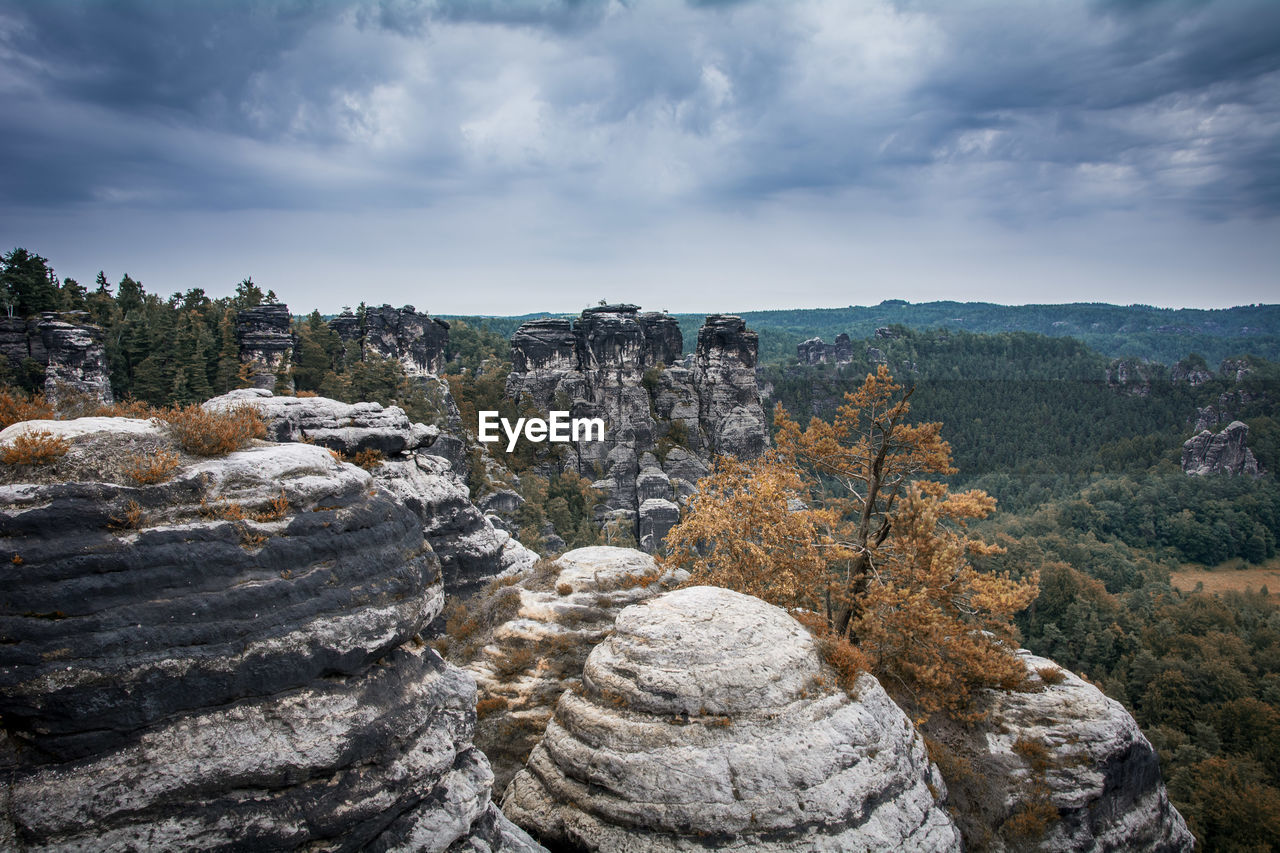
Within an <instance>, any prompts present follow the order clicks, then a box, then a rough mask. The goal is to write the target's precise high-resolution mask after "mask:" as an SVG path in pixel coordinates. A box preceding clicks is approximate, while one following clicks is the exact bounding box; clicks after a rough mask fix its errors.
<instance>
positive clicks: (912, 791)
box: [503, 587, 960, 851]
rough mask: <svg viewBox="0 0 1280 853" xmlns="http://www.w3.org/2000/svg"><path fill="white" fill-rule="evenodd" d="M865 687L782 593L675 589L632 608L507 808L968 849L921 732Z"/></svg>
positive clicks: (879, 692)
mask: <svg viewBox="0 0 1280 853" xmlns="http://www.w3.org/2000/svg"><path fill="white" fill-rule="evenodd" d="M855 689H856V697H857V698H853V697H852V696H851V694H850V693H848V692H846V691H845V690H843V689H841V688H839V687H838V686H836V684H835V675H834V673H832V672H830V671H829V670H828V669H827V668H826V667H825V665H824V664H823V663H822V662H821V660H820V658H819V655H818V650H817V644H816V642H815V641H814V639H813V637H812V636H811V635H810V634H809V633H808V631H806V630H805V629H804V628H803V627H802V626H801V625H800V624H799V623H797V622H796V621H795V620H794V619H792V618H791V617H790V616H788V615H787V614H786V613H785V612H783V611H782V610H780V609H778V608H776V607H773V606H771V605H768V604H765V603H764V602H762V601H760V600H759V599H755V598H751V597H749V596H745V595H741V594H739V593H735V592H731V591H729V590H724V589H717V588H713V587H693V588H690V589H683V590H678V591H676V592H672V593H667V594H665V595H662V596H659V597H657V598H654V599H651V600H650V601H648V602H645V603H642V604H638V605H635V606H632V607H628V608H627V609H625V610H623V611H622V613H621V614H619V616H618V619H617V622H616V625H615V631H614V633H613V634H612V635H611V636H609V637H608V638H607V639H605V640H604V642H602V643H601V644H600V645H598V646H597V647H596V648H595V649H594V650H593V651H592V652H591V654H590V656H589V657H588V658H587V662H586V667H585V670H584V673H583V681H582V687H581V689H580V690H577V691H567V692H566V693H564V694H563V695H562V696H561V697H560V700H559V702H558V703H557V705H556V711H555V716H554V717H553V719H552V720H551V722H550V723H549V724H548V726H547V732H546V735H545V736H544V738H543V740H542V742H541V743H540V744H539V745H538V746H537V747H536V748H535V749H534V751H533V754H532V755H531V756H530V759H529V763H528V766H527V768H526V769H524V770H522V771H521V772H520V773H518V774H517V775H516V777H515V779H514V780H513V781H512V783H511V785H510V786H509V787H508V788H507V792H506V795H505V797H504V799H503V810H504V812H505V813H506V814H507V816H508V817H510V818H511V819H512V820H513V821H515V822H516V823H518V824H520V825H521V826H523V827H524V828H525V829H527V830H529V831H530V832H531V833H533V834H534V835H535V836H537V837H541V838H542V839H544V840H545V841H546V843H548V844H552V845H563V846H566V847H572V848H573V849H582V850H672V849H679V850H713V849H716V850H726V849H727V850H787V851H794V850H897V849H907V850H919V851H929V850H959V849H960V836H959V833H958V832H957V830H956V828H955V825H954V824H953V823H952V820H951V817H950V816H949V815H948V814H947V812H946V810H945V809H944V808H943V807H942V804H941V801H942V798H943V796H944V790H945V786H944V785H943V783H942V779H941V777H940V776H939V774H938V772H937V770H936V768H934V767H933V766H932V764H931V763H930V762H929V759H928V757H927V755H926V754H925V748H924V743H923V741H922V739H921V738H920V736H919V734H918V733H917V732H916V730H915V728H914V727H913V726H912V725H911V723H910V721H909V720H908V719H907V718H906V715H904V714H903V713H902V711H901V709H899V708H898V707H897V706H896V705H895V704H894V703H893V702H892V701H891V700H890V699H889V697H888V696H887V695H886V694H885V692H884V690H883V689H882V688H881V687H880V685H879V684H878V683H877V682H876V680H875V679H874V678H871V677H870V676H866V675H864V676H861V677H859V678H858V680H857V682H856V685H855Z"/></svg>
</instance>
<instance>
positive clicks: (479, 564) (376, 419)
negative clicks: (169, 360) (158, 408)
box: [204, 388, 537, 596]
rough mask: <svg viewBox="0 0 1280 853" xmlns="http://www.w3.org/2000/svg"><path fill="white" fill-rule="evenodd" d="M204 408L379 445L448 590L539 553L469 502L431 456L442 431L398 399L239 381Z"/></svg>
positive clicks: (297, 436) (345, 446)
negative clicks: (295, 391) (252, 412)
mask: <svg viewBox="0 0 1280 853" xmlns="http://www.w3.org/2000/svg"><path fill="white" fill-rule="evenodd" d="M204 405H205V408H208V409H214V410H226V409H229V408H232V407H234V406H239V405H251V406H253V407H254V408H256V409H257V410H258V411H259V412H260V413H261V414H262V417H263V420H264V421H266V424H267V435H268V437H269V438H271V440H273V441H300V442H306V443H310V444H316V445H320V446H323V447H327V448H330V449H332V450H336V451H338V452H340V453H344V454H347V455H348V456H355V455H356V454H358V453H360V452H362V451H370V450H374V451H378V452H379V453H381V454H382V455H383V456H384V457H385V459H384V460H383V461H382V462H381V464H379V465H377V466H376V467H375V469H374V473H375V477H376V478H377V480H378V482H379V483H380V484H381V485H382V487H383V488H385V489H386V490H387V491H388V492H390V493H391V494H393V495H395V496H396V497H397V498H398V499H399V500H400V502H401V503H403V504H404V505H405V506H407V507H409V508H410V509H411V510H413V512H414V513H415V514H416V515H417V516H418V518H419V519H420V520H421V521H422V525H423V532H424V533H425V534H426V537H427V541H428V542H429V543H430V544H431V547H432V549H433V550H434V551H435V552H436V555H437V556H438V557H439V559H440V562H441V566H442V570H443V573H444V582H445V588H446V589H447V590H448V592H449V594H450V595H459V596H468V595H471V594H472V593H474V592H475V591H476V590H477V589H479V588H480V587H481V586H483V585H484V584H485V583H488V582H489V581H490V580H492V579H493V578H495V577H497V576H498V575H501V574H503V573H505V572H510V571H520V570H522V569H526V568H528V567H529V566H532V565H533V563H534V562H535V561H536V560H537V555H536V554H534V553H533V552H532V551H530V550H529V549H528V548H525V547H524V546H523V545H521V544H520V543H519V542H516V541H514V540H513V539H512V538H511V536H510V534H508V533H506V532H504V531H501V530H497V529H495V528H494V526H493V524H492V523H491V521H490V520H489V519H488V518H486V517H485V515H484V514H483V513H482V512H481V511H480V510H479V509H477V508H476V507H475V505H473V504H472V503H471V498H470V492H469V491H468V489H467V487H466V486H465V485H464V484H463V483H462V481H461V480H460V479H459V478H458V476H457V475H456V473H455V472H454V471H453V469H452V466H451V464H450V462H449V460H447V459H444V458H442V457H439V456H436V455H434V454H435V453H436V448H437V447H438V446H439V444H440V441H441V438H442V436H443V433H442V431H441V430H440V429H439V428H438V427H435V426H425V425H423V424H414V423H410V422H409V418H408V416H407V415H405V413H404V411H402V410H401V409H400V408H399V407H397V406H389V407H387V408H383V407H382V406H381V405H380V404H378V403H343V402H340V401H338V400H331V399H329V398H327V397H276V396H274V395H273V394H272V393H271V392H270V391H264V390H261V389H257V388H245V389H240V390H237V391H232V392H230V393H228V394H224V395H222V396H221V397H214V398H213V399H212V400H209V401H208V402H206V403H205V404H204Z"/></svg>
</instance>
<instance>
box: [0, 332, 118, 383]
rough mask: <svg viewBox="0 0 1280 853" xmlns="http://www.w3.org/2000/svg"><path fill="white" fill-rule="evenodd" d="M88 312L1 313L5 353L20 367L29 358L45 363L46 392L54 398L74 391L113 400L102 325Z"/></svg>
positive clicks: (0, 344) (12, 365) (1, 352)
mask: <svg viewBox="0 0 1280 853" xmlns="http://www.w3.org/2000/svg"><path fill="white" fill-rule="evenodd" d="M88 316H89V315H88V314H86V313H85V312H83V311H68V312H65V313H57V312H53V311H46V312H44V313H42V314H41V315H40V316H39V317H31V318H28V319H26V320H22V319H19V318H14V317H6V318H0V355H4V356H7V357H8V359H9V366H10V369H11V370H14V371H17V370H18V369H19V368H20V367H21V365H22V362H23V361H24V360H25V359H32V360H33V361H35V362H36V363H37V364H39V365H40V366H41V367H43V368H44V392H45V396H46V397H48V398H49V399H50V400H51V401H53V402H54V403H57V402H58V401H59V399H60V398H61V397H62V396H64V395H65V394H66V393H67V392H68V391H70V392H72V393H78V394H84V395H87V396H89V397H90V398H93V399H97V400H100V401H102V402H104V403H110V402H112V399H113V398H112V394H111V382H110V379H109V374H110V370H109V369H108V367H107V355H106V350H105V349H104V348H103V345H102V335H103V332H102V329H101V328H100V327H98V326H95V325H93V324H92V323H88V322H85V321H86V320H87V319H88Z"/></svg>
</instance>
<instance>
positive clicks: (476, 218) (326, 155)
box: [0, 0, 1280, 310]
mask: <svg viewBox="0 0 1280 853" xmlns="http://www.w3.org/2000/svg"><path fill="white" fill-rule="evenodd" d="M0 93H3V97H4V101H5V104H6V114H7V117H8V121H7V122H6V128H5V132H4V133H3V134H0V164H2V165H0V198H3V207H4V208H5V214H4V219H3V220H0V225H3V227H4V228H5V230H6V231H13V232H14V237H15V238H20V239H24V240H25V239H28V238H27V237H26V234H25V233H24V227H26V226H25V225H24V223H37V222H39V223H46V225H45V226H42V230H37V229H35V227H34V225H31V226H30V230H28V231H27V232H26V233H31V234H32V235H33V237H35V238H42V239H44V240H48V241H53V242H55V243H57V244H58V245H62V244H64V243H66V242H69V241H68V240H65V239H63V238H60V237H59V236H58V234H57V231H56V228H55V227H54V226H51V225H48V223H53V222H56V221H59V219H60V218H61V221H63V222H64V223H68V224H69V223H71V222H74V221H77V220H79V221H82V222H83V223H90V225H86V226H85V227H99V226H97V225H91V224H92V223H101V222H103V221H106V220H114V221H117V222H118V221H120V220H121V219H130V218H132V219H134V220H135V221H137V222H144V221H146V222H155V221H162V220H168V221H172V218H171V217H172V216H180V217H181V216H186V217H194V218H193V219H192V220H191V221H193V222H194V221H196V220H198V219H199V217H201V216H207V217H215V216H221V217H224V218H225V217H233V216H244V217H249V216H260V215H261V213H262V212H263V211H274V212H276V218H275V219H274V220H273V221H274V222H276V223H277V227H279V228H285V225H284V224H283V223H288V222H292V223H294V225H292V226H289V227H291V228H301V227H302V225H301V224H300V223H302V222H303V221H304V220H306V221H307V222H310V223H311V224H312V225H311V227H312V228H313V229H314V228H316V227H318V228H319V230H320V231H324V230H325V229H326V228H328V229H337V230H341V229H340V228H338V226H336V225H334V224H333V223H334V222H335V221H336V220H334V219H324V220H323V223H322V224H320V225H318V226H317V220H316V217H321V218H322V219H323V217H324V214H326V213H330V214H332V215H333V216H346V215H352V214H361V213H365V214H367V215H368V217H370V219H369V220H368V221H369V222H373V221H377V222H382V223H389V222H392V221H394V220H396V219H399V220H402V221H412V222H417V223H421V224H422V226H423V228H424V229H427V230H432V229H441V230H442V231H444V232H447V233H449V234H450V235H451V236H450V238H449V240H448V244H449V245H451V246H454V247H457V246H473V247H475V249H476V251H477V252H479V251H480V250H481V248H482V247H484V246H489V247H490V248H492V247H493V246H496V245H498V244H499V243H501V249H500V250H498V252H497V253H498V255H502V254H503V253H507V254H509V255H510V256H511V258H512V264H513V266H514V265H516V264H517V262H520V263H524V264H526V265H536V264H537V263H538V261H539V259H540V258H541V259H545V258H546V257H554V258H555V259H556V264H557V266H556V269H558V270H561V271H563V270H564V269H566V268H569V267H572V266H573V265H574V264H575V263H578V262H581V261H583V258H584V257H585V258H586V259H587V260H588V261H590V264H591V267H590V268H591V269H592V270H595V271H598V270H600V269H608V268H609V265H610V261H611V258H615V259H616V260H617V262H618V263H623V262H632V261H634V260H635V253H636V252H637V251H639V250H638V249H637V248H636V247H635V246H634V245H632V244H630V243H628V241H627V240H626V239H624V237H623V236H622V235H625V234H637V235H646V236H647V237H649V238H655V239H656V238H657V237H662V238H664V239H666V240H667V241H668V243H667V244H666V247H665V249H661V250H660V253H661V251H667V252H669V253H670V257H671V263H672V264H673V265H674V264H677V263H714V255H715V253H714V252H713V251H711V250H710V249H706V248H705V247H701V246H699V245H690V246H684V247H683V248H682V247H681V243H682V240H685V239H688V240H703V241H711V242H712V243H714V242H715V241H720V243H719V245H720V247H721V249H723V248H724V247H725V246H728V245H741V244H742V243H743V242H746V241H750V240H755V239H759V238H760V237H761V236H762V235H764V234H766V233H777V234H778V235H779V239H783V238H785V239H788V240H794V239H795V238H796V236H797V235H798V234H800V233H802V232H804V231H805V229H807V228H809V227H810V225H812V223H814V222H825V223H828V225H827V226H825V227H831V226H830V223H832V222H835V221H845V222H848V223H850V224H858V223H861V225H863V226H866V227H871V228H873V229H877V228H887V227H888V226H886V225H885V223H886V222H890V221H892V222H893V223H895V227H897V228H900V229H902V231H901V233H900V235H899V236H898V238H897V239H898V240H899V241H900V242H902V243H903V244H904V245H905V244H908V243H910V242H911V239H912V238H911V235H912V234H913V233H915V234H918V235H919V237H920V238H921V239H931V240H932V239H937V238H938V234H939V232H941V231H946V230H947V228H948V227H949V226H948V225H946V223H945V222H944V221H943V219H941V218H940V217H944V216H946V217H952V218H953V219H954V220H955V221H960V222H968V223H970V227H972V228H975V229H976V228H978V226H977V225H974V224H973V223H987V225H986V226H984V227H987V228H989V229H991V230H989V231H988V232H987V234H986V237H983V236H981V235H979V236H978V237H977V240H976V243H978V244H980V243H982V242H983V240H984V239H987V238H990V241H991V242H990V244H989V245H991V246H992V247H999V246H1000V245H1001V244H1000V242H999V240H997V239H996V238H995V237H994V236H992V235H995V234H996V233H998V232H999V231H1001V230H1003V232H1005V233H1019V232H1021V233H1022V234H1023V235H1024V237H1025V239H1024V240H1023V241H1022V242H1020V243H1017V245H1010V247H1009V248H1010V253H1011V254H1014V255H1016V254H1019V253H1034V252H1035V251H1038V249H1037V248H1036V247H1037V246H1042V247H1043V246H1048V245H1049V242H1047V240H1048V236H1047V235H1048V234H1049V233H1050V232H1055V233H1069V232H1072V231H1073V229H1080V228H1082V227H1084V228H1085V230H1086V231H1087V230H1088V229H1087V227H1085V226H1082V225H1081V222H1082V221H1083V222H1085V223H1088V222H1094V223H1100V222H1103V221H1104V220H1105V219H1106V218H1107V217H1121V218H1122V219H1124V221H1126V222H1133V223H1141V224H1140V225H1135V226H1133V227H1134V228H1135V229H1136V230H1137V231H1139V232H1142V231H1145V230H1146V229H1147V227H1148V225H1149V224H1150V223H1152V222H1167V223H1168V227H1169V229H1171V230H1169V231H1167V232H1165V237H1163V238H1159V237H1153V238H1152V240H1153V241H1154V242H1153V244H1155V243H1159V242H1162V241H1163V240H1167V239H1169V238H1170V235H1172V234H1175V233H1176V234H1178V235H1183V234H1201V235H1203V236H1202V237H1201V239H1202V240H1204V241H1217V243H1216V244H1215V246H1206V250H1207V252H1208V254H1209V255H1210V256H1213V257H1219V256H1222V257H1228V256H1230V255H1231V254H1232V252H1227V251H1223V250H1222V249H1223V247H1226V246H1232V247H1235V246H1236V245H1250V239H1248V238H1246V236H1245V235H1246V234H1248V235H1253V236H1256V235H1258V234H1259V233H1262V234H1275V233H1276V232H1275V229H1274V224H1275V222H1276V217H1277V214H1278V213H1280V4H1277V3H1275V2H1272V1H1271V0H1253V1H1252V2H1246V0H1213V1H1211V2H1193V0H1169V1H1168V2H1159V1H1158V0H1152V2H1118V0H1115V2H1094V3H1091V4H1086V3H1080V2H1044V3H1026V2H1025V0H1007V1H1006V0H991V2H947V1H946V0H918V2H917V0H899V2H887V0H866V2H860V1H859V0H795V2H791V0H778V2H763V1H762V2H751V0H741V2H697V3H694V2H690V3H677V2H662V0H658V2H641V0H637V2H633V3H619V2H590V0H580V2H551V0H533V2H521V0H513V2H499V0H477V2H461V0H437V2H425V1H424V2H415V0H382V2H375V0H366V2H352V3H346V4H342V3H309V2H300V0H233V2H227V3H171V2H163V0H117V1H116V2H90V1H89V0H83V2H77V1H76V0H61V2H48V3H46V2H36V0H27V2H15V0H9V2H0ZM871 212H874V213H875V215H876V217H877V222H878V223H879V224H878V225H871V224H869V223H867V222H866V221H865V218H866V217H867V216H868V214H869V213H871ZM1125 217H1128V218H1127V219H1125ZM207 221H212V220H207ZM948 221H950V220H948ZM325 223H327V224H325ZM764 223H768V227H766V226H765V225H764ZM1064 223H1071V224H1064ZM1233 223H1238V225H1239V227H1238V229H1236V230H1231V233H1230V234H1227V233H1226V232H1225V231H1224V230H1223V226H1224V225H1227V226H1230V225H1232V224H1233ZM772 226H776V230H775V229H773V228H772ZM916 226H918V231H915V232H913V230H912V229H913V228H915V227H916ZM821 227H823V226H820V230H821ZM379 230H380V229H378V228H372V229H371V230H370V233H369V234H368V235H367V236H368V238H369V239H375V234H374V233H373V232H376V231H379ZM382 230H385V229H382ZM392 230H394V229H392ZM1228 230H1230V229H1228ZM832 233H835V231H834V229H833V231H832ZM681 235H684V236H683V237H682V236H681ZM1026 235H1030V236H1026ZM883 236H884V235H881V236H879V237H877V238H876V239H877V240H878V241H882V238H883ZM1140 236H1141V235H1138V236H1137V237H1135V239H1138V238H1139V237H1140ZM170 239H178V238H177V237H172V238H170ZM1179 239H1181V238H1179ZM1036 241H1040V242H1036ZM9 242H13V240H10V241H9ZM100 242H102V243H105V242H108V241H107V237H106V236H105V235H100ZM889 242H893V240H892V239H890V240H889ZM942 242H944V243H945V240H943V241H942ZM1015 242H1016V241H1015ZM1083 242H1085V243H1086V244H1087V243H1088V240H1087V239H1084V240H1083ZM1138 242H1141V240H1140V239H1138ZM708 245H710V244H708ZM628 247H629V248H628ZM32 248H34V249H37V250H40V251H43V252H44V253H45V254H51V253H52V252H53V248H52V247H44V246H39V245H38V246H33V247H32ZM194 248H196V249H197V250H198V245H197V246H195V247H194ZM615 250H616V252H617V254H616V255H613V254H611V252H613V251H615ZM265 251H266V250H265V248H264V247H259V254H261V253H262V252H265ZM818 251H819V254H822V253H823V252H822V250H821V248H820V247H818ZM1148 251H1149V247H1148ZM1115 252H1116V253H1117V255H1116V259H1117V262H1118V263H1119V264H1120V265H1121V266H1124V267H1131V266H1133V265H1134V264H1136V263H1137V256H1135V257H1134V258H1128V259H1126V258H1125V257H1123V254H1124V253H1123V251H1121V248H1120V247H1116V248H1115ZM146 253H147V248H146V247H145V246H135V247H134V254H135V256H139V257H140V256H142V255H145V254H146ZM196 254H197V255H199V254H200V253H199V251H196ZM389 254H390V255H395V254H397V252H396V251H391V252H389ZM1273 257H1274V256H1273V255H1270V256H1258V255H1256V254H1255V255H1254V256H1252V257H1251V258H1249V259H1248V264H1249V265H1250V266H1249V269H1254V268H1259V267H1263V266H1265V264H1266V263H1267V262H1268V261H1269V260H1271V259H1272V258H1273ZM54 260H55V262H56V261H57V260H58V258H57V257H54ZM76 260H77V262H79V259H78V258H77V259H76ZM140 260H141V258H140ZM491 261H492V258H488V259H487V260H486V263H489V262H491ZM442 262H443V263H445V265H446V266H449V267H450V269H451V275H464V274H465V270H466V257H461V256H460V257H454V258H451V259H448V260H447V261H442ZM832 262H833V263H840V262H841V261H840V260H839V259H837V258H836V257H833V258H832ZM846 262H847V261H846ZM881 263H882V264H883V265H884V266H886V267H888V266H889V264H888V262H887V261H881ZM947 263H949V264H954V263H956V259H955V258H954V257H952V258H951V259H949V260H948V261H947ZM476 268H477V269H479V265H477V267H476ZM953 271H954V272H956V273H957V275H959V277H960V278H961V279H965V278H966V277H968V278H973V279H974V280H978V279H981V278H982V276H981V275H980V274H979V273H978V271H976V270H968V271H966V270H953ZM387 272H391V270H388V271H387ZM1236 272H1240V274H1241V275H1243V276H1244V277H1245V278H1246V279H1249V280H1250V281H1253V282H1255V284H1256V279H1251V278H1249V275H1250V273H1248V272H1247V270H1245V271H1236ZM219 274H221V271H219ZM477 274H478V273H477ZM493 274H494V275H496V276H499V277H500V276H501V275H502V273H501V272H500V271H495V272H494V273H493ZM543 274H544V275H545V276H546V277H547V278H548V279H554V278H556V276H557V275H558V273H552V272H544V273H543ZM592 274H593V275H594V274H596V273H592ZM885 274H886V275H889V274H890V270H888V269H886V273H885ZM584 277H589V276H584ZM997 277H998V276H997ZM624 278H625V277H624ZM728 278H732V277H731V276H730V277H728ZM287 289H288V288H287V287H286V288H284V290H287ZM819 292H820V291H819ZM1242 293H1243V294H1244V295H1246V296H1247V295H1248V292H1247V291H1242ZM955 295H956V296H957V297H958V298H964V296H965V294H955ZM975 295H985V294H975ZM572 298H575V299H581V296H580V295H579V294H578V293H577V292H576V291H575V292H574V294H573V297H572ZM819 298H820V297H819ZM848 301H850V300H849V299H830V300H828V302H827V304H836V303H837V302H838V303H840V304H847V302H848ZM1174 301H1176V300H1174ZM546 307H552V306H546ZM654 307H657V306H654ZM672 307H673V309H674V308H676V307H678V306H672ZM740 307H748V306H746V305H741V306H740ZM477 310H479V308H478V307H477Z"/></svg>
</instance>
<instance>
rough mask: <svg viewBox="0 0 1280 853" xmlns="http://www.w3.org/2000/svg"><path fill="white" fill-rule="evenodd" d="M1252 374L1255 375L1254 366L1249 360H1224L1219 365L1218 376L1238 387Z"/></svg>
mask: <svg viewBox="0 0 1280 853" xmlns="http://www.w3.org/2000/svg"><path fill="white" fill-rule="evenodd" d="M1250 373H1253V364H1251V363H1250V361H1249V359H1247V358H1224V359H1223V360H1222V363H1221V364H1219V365H1218V375H1219V376H1221V377H1222V378H1223V379H1226V380H1228V381H1230V382H1234V383H1236V384H1237V385H1238V384H1240V383H1241V382H1243V381H1244V380H1245V377H1246V376H1248V375H1249V374H1250Z"/></svg>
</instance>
